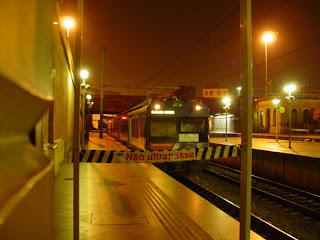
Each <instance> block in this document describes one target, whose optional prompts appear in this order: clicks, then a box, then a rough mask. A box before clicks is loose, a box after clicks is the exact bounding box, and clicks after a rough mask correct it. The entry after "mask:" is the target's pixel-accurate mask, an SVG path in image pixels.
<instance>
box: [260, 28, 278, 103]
mask: <svg viewBox="0 0 320 240" xmlns="http://www.w3.org/2000/svg"><path fill="white" fill-rule="evenodd" d="M274 36H275V34H274V32H265V33H264V34H263V36H262V41H264V43H265V66H266V97H267V96H268V43H269V42H272V41H273V40H274Z"/></svg>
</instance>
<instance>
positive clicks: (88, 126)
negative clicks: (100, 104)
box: [86, 102, 91, 141]
mask: <svg viewBox="0 0 320 240" xmlns="http://www.w3.org/2000/svg"><path fill="white" fill-rule="evenodd" d="M90 108H91V105H90V102H89V104H88V114H87V120H86V123H87V129H88V141H89V135H90V134H89V133H90V126H91V124H90Z"/></svg>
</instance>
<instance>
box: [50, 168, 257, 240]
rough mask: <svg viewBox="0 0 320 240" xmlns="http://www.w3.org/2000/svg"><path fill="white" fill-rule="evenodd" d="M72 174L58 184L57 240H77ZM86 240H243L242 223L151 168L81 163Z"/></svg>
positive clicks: (68, 170)
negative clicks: (74, 239) (241, 234)
mask: <svg viewBox="0 0 320 240" xmlns="http://www.w3.org/2000/svg"><path fill="white" fill-rule="evenodd" d="M72 170H73V165H72V164H64V165H62V166H61V171H60V173H59V175H58V176H57V178H56V181H55V189H56V194H55V239H57V240H58V239H59V240H60V239H61V240H69V239H72V237H73V230H72V229H73V217H72V215H73V210H72V209H73V200H72V199H73V197H72V192H73V191H72V188H73V181H72V172H73V171H72ZM80 239H82V240H84V239H90V240H97V239H100V240H102V239H117V240H121V239H134V240H138V239H152V240H157V239H161V240H163V239H183V240H184V239H221V240H222V239H228V240H229V239H239V222H237V221H236V220H234V219H233V218H232V217H230V216H229V215H227V214H226V213H224V212H223V211H221V210H220V209H218V208H216V207H215V206H213V205H212V204H211V203H209V202H207V201H206V200H204V199H203V198H202V197H200V196H198V195H197V194H195V193H194V192H192V191H191V190H189V189H188V188H186V187H184V186H183V185H182V184H180V183H179V182H177V181H176V180H174V179H173V178H171V177H169V176H168V175H167V174H165V173H164V172H162V171H160V170H159V169H158V168H156V167H155V166H153V165H151V164H117V163H109V164H107V163H104V164H103V163H80ZM251 239H262V238H261V237H260V236H259V235H257V234H255V233H254V232H251Z"/></svg>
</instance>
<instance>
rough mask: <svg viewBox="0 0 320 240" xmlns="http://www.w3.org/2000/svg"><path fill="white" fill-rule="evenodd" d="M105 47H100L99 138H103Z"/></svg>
mask: <svg viewBox="0 0 320 240" xmlns="http://www.w3.org/2000/svg"><path fill="white" fill-rule="evenodd" d="M104 55H105V47H101V83H100V138H103V136H102V135H103V134H102V133H103V95H104V94H103V93H104V92H103V87H104V84H103V78H104Z"/></svg>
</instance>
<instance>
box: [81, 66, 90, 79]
mask: <svg viewBox="0 0 320 240" xmlns="http://www.w3.org/2000/svg"><path fill="white" fill-rule="evenodd" d="M80 77H81V78H82V79H83V80H86V79H87V78H88V77H89V72H88V71H87V70H85V69H84V70H81V71H80Z"/></svg>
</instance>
